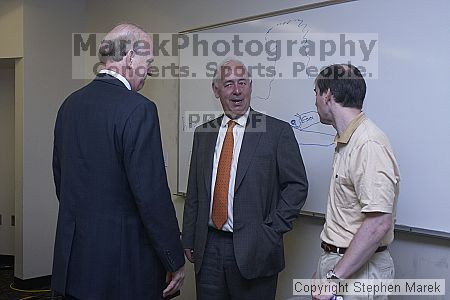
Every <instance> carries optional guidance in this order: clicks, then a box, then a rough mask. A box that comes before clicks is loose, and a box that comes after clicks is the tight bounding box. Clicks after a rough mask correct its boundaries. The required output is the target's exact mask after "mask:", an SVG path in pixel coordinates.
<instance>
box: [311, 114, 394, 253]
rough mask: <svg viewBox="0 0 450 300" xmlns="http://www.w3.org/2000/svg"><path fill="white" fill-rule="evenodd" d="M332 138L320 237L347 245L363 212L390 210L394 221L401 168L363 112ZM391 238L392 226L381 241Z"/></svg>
mask: <svg viewBox="0 0 450 300" xmlns="http://www.w3.org/2000/svg"><path fill="white" fill-rule="evenodd" d="M335 142H336V149H335V153H334V161H333V174H332V177H331V183H330V191H329V194H328V204H327V214H326V221H325V225H324V228H323V230H322V233H321V235H320V238H321V239H322V241H324V242H326V243H329V244H332V245H335V246H337V247H342V248H346V247H348V246H349V244H350V242H351V240H352V239H353V236H354V235H355V234H356V232H357V231H358V229H359V227H360V226H361V224H362V222H363V221H364V218H365V216H364V213H367V212H383V213H390V214H392V222H393V223H394V222H395V213H396V206H397V199H398V194H399V182H400V172H399V169H398V165H397V161H396V159H395V156H394V153H393V150H392V147H391V145H390V143H389V141H388V139H387V137H386V135H385V134H384V133H383V132H382V131H381V130H380V129H379V128H378V127H377V126H376V125H375V124H374V123H373V122H372V121H370V120H369V119H368V118H367V117H366V116H365V114H364V113H361V114H359V115H358V116H357V117H356V118H355V119H354V120H353V121H352V122H351V123H350V124H349V126H348V127H347V129H346V130H345V132H344V133H343V134H342V136H337V137H336V140H335ZM393 239H394V229H393V226H392V230H391V231H389V232H388V233H387V234H386V236H385V237H384V239H383V241H382V243H381V245H388V244H389V243H390V242H392V240H393Z"/></svg>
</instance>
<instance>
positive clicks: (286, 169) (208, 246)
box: [182, 59, 308, 300]
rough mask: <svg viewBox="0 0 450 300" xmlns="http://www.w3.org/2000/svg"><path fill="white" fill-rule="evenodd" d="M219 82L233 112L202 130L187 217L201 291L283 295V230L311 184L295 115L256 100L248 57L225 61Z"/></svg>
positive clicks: (189, 252)
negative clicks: (286, 118)
mask: <svg viewBox="0 0 450 300" xmlns="http://www.w3.org/2000/svg"><path fill="white" fill-rule="evenodd" d="M212 88H213V92H214V94H215V96H216V98H219V99H220V102H221V104H222V107H223V110H224V113H225V114H224V115H223V116H222V117H219V118H218V119H215V120H212V121H210V122H208V123H205V124H203V125H201V126H199V127H198V128H197V129H196V131H195V133H194V141H193V149H192V157H191V164H190V170H189V182H188V190H187V198H186V203H185V206H184V219H183V233H182V242H183V246H184V248H185V255H186V257H187V258H188V259H189V261H191V262H194V264H195V272H196V285H197V298H198V299H205V300H215V299H221V300H222V299H224V300H225V299H236V300H246V299H249V300H254V299H275V294H276V286H277V278H278V273H279V272H280V271H281V270H282V269H283V268H284V249H283V234H284V233H286V232H288V231H289V230H291V229H292V223H293V221H294V220H295V219H296V218H297V216H298V214H299V211H300V209H301V207H302V206H303V204H304V202H305V200H306V196H307V190H308V183H307V179H306V173H305V168H304V165H303V161H302V157H301V155H300V151H299V147H298V143H297V141H296V139H295V136H294V133H293V131H292V128H291V127H290V125H289V124H288V123H286V122H283V121H280V120H277V119H275V118H272V117H269V116H267V115H264V114H262V113H259V112H256V111H254V110H252V109H251V108H250V99H251V91H252V82H251V80H250V78H249V76H248V72H247V69H246V67H245V66H244V64H243V63H242V62H240V61H237V60H234V59H229V60H226V61H225V62H223V63H222V64H220V65H219V66H218V68H217V71H216V74H215V78H214V80H213V84H212Z"/></svg>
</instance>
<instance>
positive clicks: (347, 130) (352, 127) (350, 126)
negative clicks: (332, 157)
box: [335, 112, 366, 145]
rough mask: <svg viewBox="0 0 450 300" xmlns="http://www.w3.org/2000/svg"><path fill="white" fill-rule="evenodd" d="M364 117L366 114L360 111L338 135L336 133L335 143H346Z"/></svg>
mask: <svg viewBox="0 0 450 300" xmlns="http://www.w3.org/2000/svg"><path fill="white" fill-rule="evenodd" d="M365 119H366V115H365V114H364V113H363V112H360V113H359V114H358V115H357V116H356V117H355V118H354V119H353V120H352V121H351V122H350V124H348V126H347V128H345V131H344V133H343V134H342V135H341V136H339V135H336V139H335V141H336V145H337V144H347V143H348V141H349V140H350V138H351V137H352V135H353V133H354V132H355V130H356V129H357V128H358V127H359V125H361V123H362V122H363V121H364V120H365Z"/></svg>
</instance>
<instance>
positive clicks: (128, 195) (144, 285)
mask: <svg viewBox="0 0 450 300" xmlns="http://www.w3.org/2000/svg"><path fill="white" fill-rule="evenodd" d="M143 45H147V46H148V47H149V48H144V47H143ZM151 45H152V43H151V39H150V37H149V36H148V35H147V34H146V33H145V31H144V30H143V29H142V28H140V27H138V26H136V25H132V24H121V25H118V26H116V27H115V28H114V29H113V30H112V31H111V32H110V33H108V34H107V36H106V37H105V39H104V41H103V42H102V46H101V47H100V51H99V57H100V58H101V61H102V62H103V63H104V64H105V69H104V70H102V71H101V72H100V73H99V74H98V76H97V78H95V80H93V81H92V82H91V83H90V84H88V85H87V86H85V87H83V88H81V89H80V90H78V91H76V92H74V93H73V94H72V95H70V96H69V97H68V98H67V99H66V100H65V101H64V103H63V104H62V106H61V108H60V110H59V112H58V117H57V120H56V125H55V141H54V154H53V172H54V179H55V185H56V194H57V197H58V199H59V214H58V224H57V232H56V241H55V250H54V261H53V275H52V288H53V289H54V290H55V291H56V292H58V293H60V294H63V295H66V297H67V298H69V299H82V300H85V299H95V300H114V299H117V300H124V299H152V300H153V299H162V298H163V297H167V296H170V295H173V294H175V293H176V292H177V291H178V290H179V289H180V287H181V285H182V283H183V280H184V255H183V248H182V246H181V241H180V236H179V234H180V232H179V228H178V222H177V219H176V215H175V210H174V207H173V204H172V201H171V197H170V191H169V188H168V185H167V178H166V173H165V167H164V161H163V155H162V147H161V137H160V128H159V120H158V114H157V110H156V106H155V104H154V103H153V102H151V101H150V100H148V99H147V98H145V97H144V96H142V95H140V94H138V93H137V91H138V90H139V89H141V88H142V87H143V85H144V81H145V78H146V76H147V73H148V72H149V68H150V64H151V63H152V61H153V54H152V48H151ZM137 46H139V47H137Z"/></svg>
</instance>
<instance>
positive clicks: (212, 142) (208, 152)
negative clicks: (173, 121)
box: [203, 116, 223, 199]
mask: <svg viewBox="0 0 450 300" xmlns="http://www.w3.org/2000/svg"><path fill="white" fill-rule="evenodd" d="M222 118H223V116H222V117H219V118H217V119H215V120H214V121H213V122H211V123H209V124H208V126H207V127H206V132H205V134H206V138H205V148H204V149H205V151H204V154H205V156H204V159H205V160H204V164H205V167H204V168H203V170H204V172H205V174H204V178H205V185H206V191H207V193H208V197H209V198H208V199H211V184H212V182H211V180H212V170H213V161H214V150H215V148H216V142H217V135H218V134H219V128H220V125H221V124H222Z"/></svg>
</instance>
